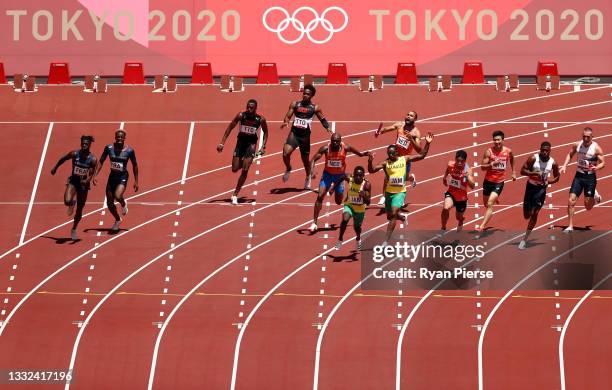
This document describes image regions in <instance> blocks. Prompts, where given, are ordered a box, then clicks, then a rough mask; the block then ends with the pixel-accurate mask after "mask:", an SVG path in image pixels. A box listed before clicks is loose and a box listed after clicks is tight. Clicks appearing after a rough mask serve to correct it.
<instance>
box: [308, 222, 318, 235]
mask: <svg viewBox="0 0 612 390" xmlns="http://www.w3.org/2000/svg"><path fill="white" fill-rule="evenodd" d="M317 229H318V227H317V224H316V223H314V222H313V223H311V224H310V227H309V228H308V230H310V231H311V232H312V233H314V232H316V231H317Z"/></svg>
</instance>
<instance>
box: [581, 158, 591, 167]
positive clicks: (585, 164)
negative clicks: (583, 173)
mask: <svg viewBox="0 0 612 390" xmlns="http://www.w3.org/2000/svg"><path fill="white" fill-rule="evenodd" d="M590 165H591V164H589V160H585V159H583V158H581V159H579V160H578V166H579V167H580V168H584V169H589V166H590Z"/></svg>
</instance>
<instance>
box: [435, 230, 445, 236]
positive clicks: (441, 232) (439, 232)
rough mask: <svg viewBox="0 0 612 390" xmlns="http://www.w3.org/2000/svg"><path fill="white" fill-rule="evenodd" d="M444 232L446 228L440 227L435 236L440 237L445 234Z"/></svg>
mask: <svg viewBox="0 0 612 390" xmlns="http://www.w3.org/2000/svg"><path fill="white" fill-rule="evenodd" d="M445 234H446V229H440V230H439V231H438V234H436V236H438V237H442V236H443V235H445Z"/></svg>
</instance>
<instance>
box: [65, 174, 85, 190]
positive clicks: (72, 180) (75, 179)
mask: <svg viewBox="0 0 612 390" xmlns="http://www.w3.org/2000/svg"><path fill="white" fill-rule="evenodd" d="M68 184H72V186H73V187H74V189H75V190H76V191H77V192H84V191H85V192H87V191H89V190H90V185H89V183H87V184H85V185H84V184H82V183H81V177H80V176H77V175H72V176H69V177H68V180H67V181H66V185H68Z"/></svg>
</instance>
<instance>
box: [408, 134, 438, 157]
mask: <svg viewBox="0 0 612 390" xmlns="http://www.w3.org/2000/svg"><path fill="white" fill-rule="evenodd" d="M433 139H434V135H433V133H427V136H426V137H425V147H424V148H423V150H421V153H419V154H418V155H416V156H407V157H406V161H411V162H412V161H419V160H422V159H424V158H425V156H427V153H428V152H429V145H431V142H432V141H433Z"/></svg>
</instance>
